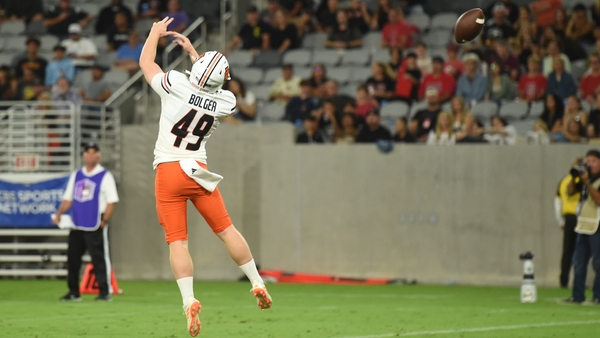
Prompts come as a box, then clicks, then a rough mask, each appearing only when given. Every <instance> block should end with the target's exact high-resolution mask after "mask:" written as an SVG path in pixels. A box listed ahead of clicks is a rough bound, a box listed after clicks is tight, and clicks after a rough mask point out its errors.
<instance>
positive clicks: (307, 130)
mask: <svg viewBox="0 0 600 338" xmlns="http://www.w3.org/2000/svg"><path fill="white" fill-rule="evenodd" d="M296 143H309V144H312V143H325V140H324V139H323V136H322V135H321V132H320V131H319V124H318V120H317V118H316V117H314V116H308V117H307V118H306V119H304V132H303V133H301V134H300V135H298V137H296Z"/></svg>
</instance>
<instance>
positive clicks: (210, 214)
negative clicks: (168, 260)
mask: <svg viewBox="0 0 600 338" xmlns="http://www.w3.org/2000/svg"><path fill="white" fill-rule="evenodd" d="M198 164H200V166H201V167H202V168H204V169H206V165H205V164H204V163H200V162H198ZM154 194H155V197H156V211H157V213H158V221H159V222H160V224H161V225H162V227H163V228H164V230H165V238H166V240H167V243H172V242H174V241H180V240H181V241H185V240H187V239H188V233H187V200H190V201H192V203H193V204H194V206H195V207H196V209H197V210H198V212H200V214H201V215H202V217H204V220H206V223H208V225H209V226H210V227H211V229H212V231H213V232H214V233H219V232H222V231H224V230H225V229H227V228H228V227H229V226H230V225H232V224H233V223H232V222H231V218H229V214H228V213H227V209H226V208H225V202H223V197H221V193H220V192H219V188H216V189H215V191H213V192H212V193H211V192H209V191H208V190H206V189H204V188H202V187H201V186H200V185H198V183H196V181H194V180H193V179H191V178H190V177H189V176H187V175H186V174H185V172H183V169H181V166H180V165H179V162H165V163H161V164H159V165H158V167H156V177H155V184H154Z"/></svg>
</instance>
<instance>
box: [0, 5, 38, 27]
mask: <svg viewBox="0 0 600 338" xmlns="http://www.w3.org/2000/svg"><path fill="white" fill-rule="evenodd" d="M2 7H4V10H5V15H6V17H7V18H8V20H10V21H14V20H21V21H24V22H25V23H29V22H31V21H39V20H43V19H44V5H43V4H42V0H12V1H6V2H5V3H4V5H3V6H2Z"/></svg>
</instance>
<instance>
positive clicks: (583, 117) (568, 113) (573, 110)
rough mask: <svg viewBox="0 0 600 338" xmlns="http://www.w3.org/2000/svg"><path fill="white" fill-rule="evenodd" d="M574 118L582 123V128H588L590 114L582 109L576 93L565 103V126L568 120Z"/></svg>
mask: <svg viewBox="0 0 600 338" xmlns="http://www.w3.org/2000/svg"><path fill="white" fill-rule="evenodd" d="M570 119H574V120H576V121H578V122H580V123H581V126H582V128H587V124H588V114H587V112H586V111H584V110H583V109H581V101H579V98H578V97H577V96H575V95H572V96H569V97H568V98H567V103H566V105H565V113H564V115H563V128H564V127H565V126H566V125H567V121H568V120H570Z"/></svg>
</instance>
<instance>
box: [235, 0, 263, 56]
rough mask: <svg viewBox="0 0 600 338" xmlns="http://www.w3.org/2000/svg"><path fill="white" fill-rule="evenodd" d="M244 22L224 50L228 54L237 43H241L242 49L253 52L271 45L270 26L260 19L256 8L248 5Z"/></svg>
mask: <svg viewBox="0 0 600 338" xmlns="http://www.w3.org/2000/svg"><path fill="white" fill-rule="evenodd" d="M246 20H247V21H248V22H247V23H246V24H244V25H243V26H242V28H240V31H239V32H238V34H237V35H236V36H235V37H234V38H233V40H232V41H231V43H230V44H229V48H227V51H225V55H228V54H229V53H231V51H233V49H234V48H235V47H237V45H239V44H240V43H241V44H242V49H243V50H249V51H251V52H252V53H253V54H256V53H258V52H259V51H260V50H268V49H269V48H270V47H271V44H270V36H269V32H270V31H271V28H270V27H269V25H267V24H266V23H264V22H262V21H260V16H259V13H258V8H256V6H250V7H249V8H248V10H247V11H246Z"/></svg>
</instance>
